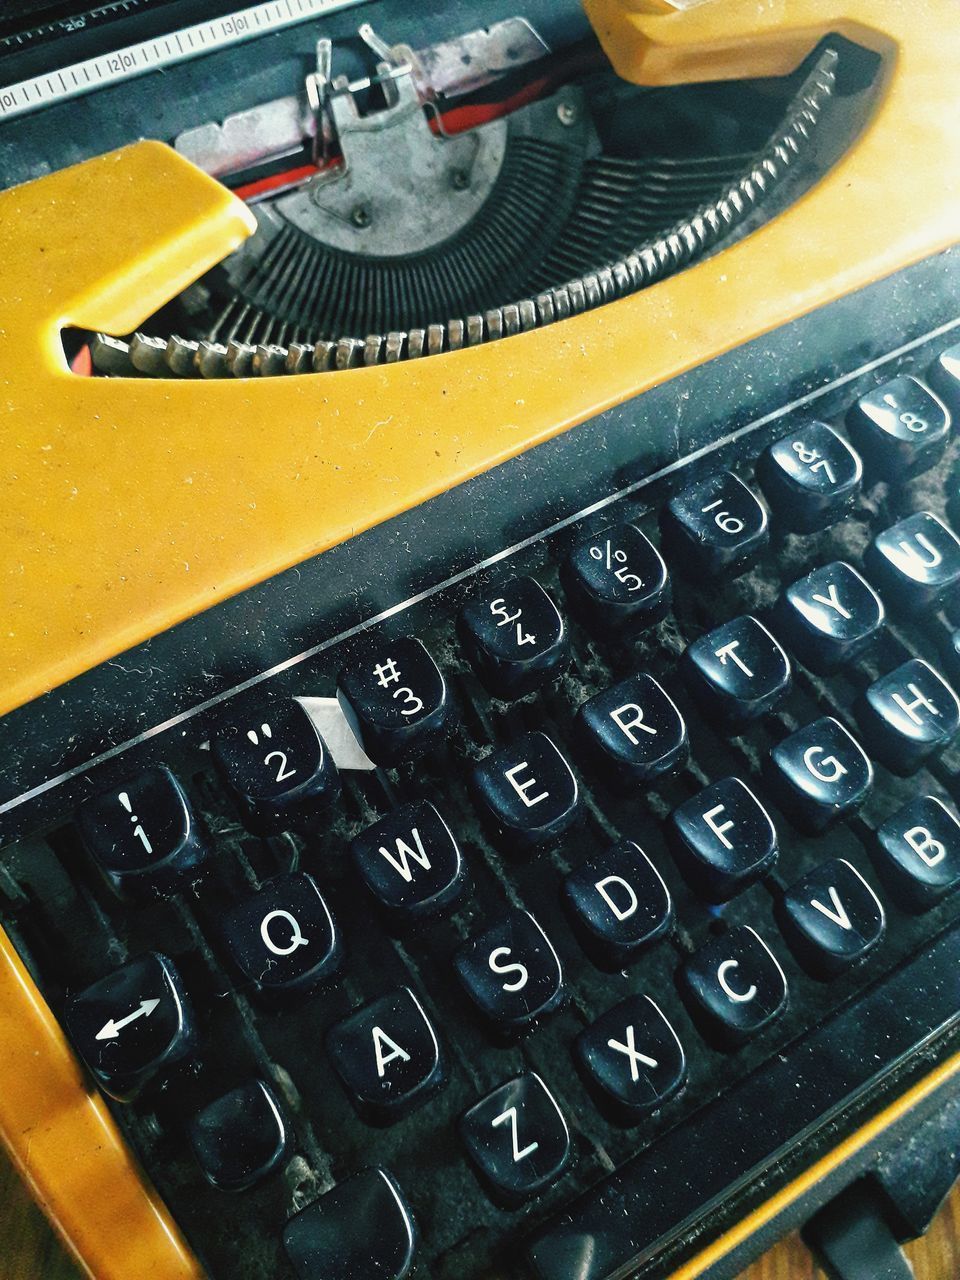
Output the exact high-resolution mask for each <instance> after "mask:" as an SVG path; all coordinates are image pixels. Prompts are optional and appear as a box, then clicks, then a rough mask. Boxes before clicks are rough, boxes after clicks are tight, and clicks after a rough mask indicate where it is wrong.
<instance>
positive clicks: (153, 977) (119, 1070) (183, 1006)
mask: <svg viewBox="0 0 960 1280" xmlns="http://www.w3.org/2000/svg"><path fill="white" fill-rule="evenodd" d="M66 1025H67V1030H68V1032H69V1033H70V1036H71V1038H72V1039H73V1042H74V1044H75V1045H76V1048H77V1050H78V1052H79V1053H80V1056H81V1057H82V1058H83V1060H84V1062H85V1063H86V1064H87V1066H88V1067H89V1068H90V1070H91V1072H92V1073H93V1075H94V1076H95V1078H96V1080H97V1082H98V1083H99V1084H100V1085H101V1087H102V1088H103V1090H104V1092H106V1093H108V1094H110V1096H111V1097H113V1098H117V1099H118V1100H120V1101H124V1100H125V1099H128V1098H130V1097H132V1096H133V1095H134V1094H135V1093H136V1092H137V1091H138V1090H139V1089H140V1088H141V1086H142V1085H143V1084H145V1083H146V1081H147V1080H148V1079H149V1078H150V1077H151V1076H153V1075H155V1074H156V1073H157V1072H158V1071H160V1070H162V1069H164V1068H166V1067H169V1066H171V1065H172V1064H173V1063H174V1062H178V1061H179V1060H180V1059H181V1058H185V1057H187V1056H188V1055H189V1054H190V1053H192V1052H193V1050H194V1048H195V1044H196V1033H195V1028H194V1024H193V1016H192V1013H191V1010H190V1004H189V1001H188V999H187V995H186V992H185V990H184V988H183V983H182V981H181V979H180V975H179V973H178V972H177V970H176V968H175V967H174V965H173V963H172V961H170V960H168V959H167V957H166V956H162V955H160V954H158V953H157V952H155V951H151V952H148V953H147V954H146V955H142V956H138V957H137V958H136V959H135V960H131V961H130V962H129V963H128V964H125V965H124V966H123V968H121V969H116V970H115V971H114V972H113V973H110V974H107V976H106V977H105V978H101V979H100V980H99V982H95V983H94V984H93V986H91V987H87V989H86V990H85V991H81V992H80V994H79V995H75V996H73V997H72V998H71V999H70V1000H69V1002H68V1004H67V1010H66Z"/></svg>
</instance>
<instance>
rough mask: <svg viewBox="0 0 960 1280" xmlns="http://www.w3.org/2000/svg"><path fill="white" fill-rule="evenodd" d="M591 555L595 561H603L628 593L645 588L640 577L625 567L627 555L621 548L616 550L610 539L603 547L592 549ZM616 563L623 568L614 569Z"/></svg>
mask: <svg viewBox="0 0 960 1280" xmlns="http://www.w3.org/2000/svg"><path fill="white" fill-rule="evenodd" d="M590 555H591V556H592V557H593V559H594V560H601V561H603V562H604V563H605V564H606V567H607V568H608V569H609V570H610V571H611V572H612V574H613V576H614V577H615V578H616V579H617V581H618V582H620V583H622V584H623V585H624V586H625V587H626V588H627V590H628V591H639V590H640V588H641V587H642V586H643V582H642V581H641V579H640V578H639V576H638V575H637V574H635V573H631V572H630V570H629V569H627V568H626V567H625V566H626V563H627V553H626V552H625V551H624V550H623V549H622V548H621V547H618V548H617V549H616V550H614V548H613V543H612V542H611V541H610V539H609V538H608V539H607V540H606V542H605V543H604V545H603V546H602V547H591V548H590ZM615 562H616V563H617V564H618V565H620V566H621V567H620V568H619V569H614V567H613V566H614V563H615Z"/></svg>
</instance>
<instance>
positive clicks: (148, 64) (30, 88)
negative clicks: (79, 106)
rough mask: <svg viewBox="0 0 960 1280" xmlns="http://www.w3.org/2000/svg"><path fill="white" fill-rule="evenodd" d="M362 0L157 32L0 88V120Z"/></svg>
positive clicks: (277, 9)
mask: <svg viewBox="0 0 960 1280" xmlns="http://www.w3.org/2000/svg"><path fill="white" fill-rule="evenodd" d="M364 3H366V0H270V2H269V3H267V4H258V5H254V6H253V7H252V8H249V9H241V10H239V11H238V12H236V13H228V14H224V15H223V16H222V17H219V18H212V19H210V20H209V21H207V22H198V23H196V24H195V25H194V26H190V27H184V28H183V29H182V30H180V31H174V32H171V33H170V34H169V35H163V36H155V37H153V38H152V39H150V40H144V41H142V42H140V43H139V44H132V45H128V46H127V47H125V48H123V49H116V50H114V51H113V52H111V53H103V54H99V55H98V56H97V57H94V58H87V59H86V60H85V61H83V62H76V63H73V64H72V65H70V66H66V67H62V68H61V69H60V70H57V71H50V72H47V73H44V74H43V75H39V76H33V77H31V78H30V79H27V80H20V81H18V82H17V83H16V84H10V85H5V86H3V87H0V120H9V119H11V118H13V117H14V116H20V115H26V114H27V113H28V112H30V111H36V110H37V109H38V108H40V107H44V106H48V105H49V104H51V103H53V102H60V101H63V100H64V99H65V98H74V97H77V96H78V95H79V94H82V93H91V92H92V91H93V90H95V89H102V88H105V87H106V86H107V85H111V84H116V83H118V82H119V81H121V80H129V79H131V78H132V77H133V76H138V75H143V74H144V72H147V71H155V70H158V69H159V68H161V67H168V66H171V65H172V64H173V63H176V62H183V61H185V60H186V59H187V58H196V57H200V56H201V55H202V54H207V53H212V52H214V51H215V50H216V49H224V48H226V47H228V46H229V45H234V44H239V43H241V42H242V41H244V40H250V39H252V38H254V37H255V36H262V35H268V34H269V33H270V32H272V31H279V30H280V29H281V28H283V27H289V26H293V25H294V24H295V23H298V22H306V21H308V20H309V19H311V18H319V17H323V16H324V15H326V14H329V13H333V12H335V11H336V10H338V9H348V8H351V7H353V6H355V5H358V4H364Z"/></svg>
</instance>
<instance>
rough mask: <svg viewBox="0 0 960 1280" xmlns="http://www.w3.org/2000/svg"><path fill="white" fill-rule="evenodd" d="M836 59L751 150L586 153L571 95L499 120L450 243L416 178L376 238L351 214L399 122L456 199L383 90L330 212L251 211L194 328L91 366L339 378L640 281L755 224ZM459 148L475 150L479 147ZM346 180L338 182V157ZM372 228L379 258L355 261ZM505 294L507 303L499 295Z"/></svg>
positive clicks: (320, 188)
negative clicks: (212, 300) (382, 120)
mask: <svg viewBox="0 0 960 1280" xmlns="http://www.w3.org/2000/svg"><path fill="white" fill-rule="evenodd" d="M837 58H838V55H837V53H836V52H835V51H834V50H833V49H831V48H827V49H825V50H824V51H822V52H821V53H820V55H819V56H818V57H817V58H816V60H815V62H814V64H813V66H812V69H811V70H810V72H809V73H808V75H807V76H806V78H805V79H804V81H803V83H802V85H801V86H800V88H799V90H798V92H797V93H796V94H795V96H794V97H793V99H792V100H791V102H790V103H789V105H788V107H787V109H786V111H785V113H784V116H783V120H782V123H781V124H780V126H779V127H778V128H777V129H776V130H775V132H774V133H773V135H772V137H770V139H769V140H768V142H767V144H766V146H764V147H763V148H762V149H761V150H760V151H759V152H757V153H756V154H751V155H743V154H738V155H726V156H721V157H707V158H704V157H695V158H674V157H671V158H656V157H641V158H629V157H622V156H613V155H607V154H603V153H598V152H597V150H596V135H595V134H594V132H593V129H592V126H591V125H590V123H589V118H588V117H589V112H588V104H587V101H586V99H585V97H584V96H583V95H582V94H581V93H580V91H579V90H574V89H572V88H570V87H567V88H565V89H563V90H561V91H560V92H559V93H558V94H556V95H554V96H553V97H552V98H547V99H543V100H541V101H538V102H535V103H533V104H531V105H530V106H528V107H526V108H522V109H521V110H520V111H517V112H515V113H513V115H512V116H510V117H509V118H508V119H507V120H505V121H504V120H500V121H496V122H494V123H496V124H497V126H498V129H497V131H496V132H494V131H491V133H490V134H489V135H488V137H487V138H484V137H483V135H482V132H481V131H480V130H477V131H471V132H476V133H478V134H479V135H480V137H481V141H480V143H479V148H487V160H486V162H485V164H484V166H482V168H481V174H480V177H479V178H478V181H480V182H482V183H483V184H486V183H487V182H488V181H490V179H491V175H493V169H494V168H495V167H497V165H499V168H498V171H497V173H496V175H495V176H493V177H492V181H490V188H489V194H488V195H487V196H486V198H485V199H484V200H482V201H478V202H477V205H476V207H475V211H474V212H473V214H472V216H469V217H467V218H466V220H465V221H464V222H463V224H462V225H461V226H460V228H459V230H458V231H454V232H453V233H452V234H447V235H446V237H445V238H435V237H434V234H433V231H432V230H429V229H425V228H424V226H423V224H424V223H425V222H430V221H432V220H434V219H439V220H441V221H442V220H443V219H444V218H445V219H446V221H445V222H444V223H443V225H444V226H446V227H447V228H450V227H451V226H453V225H455V220H451V219H452V218H453V215H451V214H449V213H447V212H445V213H444V214H443V215H441V214H439V213H438V212H437V210H436V209H435V208H432V207H431V202H430V201H429V200H423V199H421V200H420V201H418V200H417V198H416V194H415V190H414V186H413V185H411V187H410V189H409V192H408V195H409V198H408V199H405V198H403V196H400V197H398V200H397V203H396V206H395V208H394V209H392V210H391V208H390V207H389V204H388V203H387V202H385V203H384V205H383V209H384V214H383V216H384V220H385V225H384V226H383V227H382V228H381V229H380V230H379V231H378V230H376V229H375V223H374V209H373V208H371V209H370V210H369V213H370V218H369V221H368V220H367V218H366V217H354V218H350V213H352V212H355V211H356V208H357V205H358V203H361V201H359V200H358V192H359V191H360V190H361V186H360V185H354V183H357V184H361V185H362V182H363V181H364V180H365V181H367V182H369V181H371V180H372V179H373V178H375V177H376V174H377V154H376V143H375V142H372V141H371V140H373V139H378V140H382V139H383V138H389V137H390V136H391V134H392V127H393V126H392V124H391V123H390V121H391V119H393V118H394V117H393V116H392V113H394V112H395V113H396V117H395V118H396V119H400V118H402V119H403V120H404V121H405V122H406V123H405V124H404V126H403V128H404V131H405V133H409V135H410V136H411V137H412V136H413V134H414V132H417V133H418V134H419V135H420V138H419V140H418V141H417V142H411V141H410V140H409V138H407V140H406V143H405V146H406V150H405V152H404V154H405V155H406V156H407V157H408V158H409V157H411V155H415V157H416V159H415V160H411V161H410V162H411V163H416V164H417V165H419V166H420V169H419V173H420V176H421V178H424V175H425V174H426V175H427V176H428V178H429V181H430V182H432V183H433V184H434V190H435V191H436V190H437V189H438V186H437V184H440V183H445V184H446V186H445V190H446V191H449V193H450V201H449V203H451V204H454V203H455V198H456V197H457V196H459V195H461V194H463V192H462V191H458V190H457V189H456V183H455V182H454V181H453V180H452V179H451V178H450V174H451V172H456V171H457V170H458V168H459V163H460V161H459V159H458V161H457V162H456V163H455V164H454V165H453V166H452V168H451V167H447V168H444V165H448V164H449V162H448V161H446V160H444V159H443V157H444V155H445V154H446V153H445V152H444V151H443V147H444V146H445V140H443V139H440V140H438V139H436V138H435V137H434V136H433V135H432V133H431V131H430V130H429V129H428V128H426V127H425V126H426V120H425V117H424V114H423V112H422V110H420V109H419V107H418V109H417V110H416V113H415V114H414V112H413V108H412V102H413V97H414V95H413V93H409V94H408V93H405V92H403V91H398V92H396V93H395V94H394V95H393V97H392V99H391V101H392V103H393V104H394V105H393V106H392V107H391V106H388V108H387V110H388V112H389V113H391V115H390V116H389V117H388V121H387V122H386V127H384V128H380V129H379V130H376V129H373V128H367V127H364V126H361V128H360V129H359V130H357V129H355V128H354V127H353V126H355V125H356V122H357V120H359V119H361V118H360V117H357V118H356V119H354V117H353V116H352V115H349V114H348V113H347V111H346V109H345V110H344V112H343V115H342V116H341V123H342V124H344V125H345V126H346V132H345V139H344V140H345V143H346V144H347V146H346V147H345V155H347V154H348V153H349V147H350V143H351V141H356V140H357V139H362V141H361V146H360V154H361V156H362V159H361V160H360V162H359V165H358V168H357V169H356V170H354V183H351V184H350V185H349V186H344V187H342V188H341V192H340V194H339V195H338V196H337V197H336V201H335V202H331V200H330V193H331V192H332V191H333V190H334V188H335V184H331V185H329V186H327V185H326V184H325V183H324V182H319V183H317V185H316V187H315V188H313V187H310V186H309V184H308V187H306V188H304V189H302V190H300V191H298V192H297V193H295V196H293V197H291V196H287V197H281V200H280V201H278V202H277V203H276V206H275V207H274V208H273V209H272V211H271V212H270V213H269V214H268V215H266V216H261V217H260V228H259V230H258V232H257V233H256V235H255V236H254V237H253V238H252V240H251V241H250V242H248V244H247V246H244V247H242V248H241V249H240V250H239V251H238V252H237V254H235V255H233V257H232V258H230V259H228V260H227V262H226V263H225V264H223V266H222V267H221V268H218V269H217V272H215V273H213V277H211V279H213V278H214V277H216V278H217V279H218V280H219V281H220V286H219V287H221V288H223V280H224V278H226V280H227V281H228V285H227V290H226V291H227V293H228V295H229V296H228V299H227V301H226V303H225V305H224V306H223V307H222V309H221V310H220V312H219V314H218V316H217V319H216V323H215V324H214V325H213V326H212V327H211V328H210V329H209V330H208V331H207V332H206V333H193V334H190V335H189V336H179V335H175V336H171V337H168V338H158V337H155V336H152V335H148V334H136V335H134V337H133V338H132V339H131V341H130V342H129V343H126V342H122V341H120V340H118V339H116V338H109V337H106V336H105V335H96V337H95V338H94V339H93V342H92V355H93V362H94V366H95V368H96V369H97V370H98V371H100V372H102V373H106V374H113V375H123V376H129V375H131V374H147V375H149V376H155V377H157V376H159V377H168V376H187V377H191V376H193V377H207V378H210V377H213V378H222V377H248V376H275V375H282V374H296V373H305V372H317V373H326V372H335V371H337V370H343V369H350V368H356V367H360V366H365V365H366V366H369V365H377V364H384V363H388V364H389V363H394V362H396V361H399V360H408V359H418V358H423V357H426V356H432V355H440V354H442V353H444V352H447V351H455V350H459V349H461V348H463V347H468V346H476V345H478V344H481V343H486V342H491V341H496V340H500V339H502V338H505V337H510V336H513V335H515V334H519V333H522V332H525V331H527V330H529V329H533V328H539V327H542V326H544V325H548V324H552V323H554V322H555V321H557V320H562V319H564V318H565V317H567V316H569V315H572V314H575V313H577V312H581V311H586V310H590V309H593V308H595V307H599V306H602V305H604V304H605V303H607V302H610V301H613V300H614V299H617V298H621V297H624V296H626V295H628V294H630V293H633V292H635V291H637V290H639V289H643V288H646V287H647V286H649V285H651V284H653V283H655V282H657V281H659V280H662V279H664V278H665V277H667V276H669V275H671V274H673V273H675V272H677V271H679V270H682V269H683V268H685V267H687V266H689V265H690V264H691V263H693V262H695V261H696V260H697V259H698V258H700V257H702V256H704V255H705V254H706V253H708V252H711V251H713V250H715V249H717V248H719V247H721V246H722V245H723V244H724V243H727V242H728V241H729V240H731V239H732V238H734V237H735V236H736V235H738V234H744V233H745V232H746V231H747V230H749V229H750V227H751V226H753V225H755V224H756V221H757V220H758V218H762V216H763V208H764V205H766V204H767V203H768V202H770V200H771V197H772V196H773V195H774V193H775V192H776V191H777V190H778V188H779V187H780V186H781V185H782V184H783V181H784V179H785V177H786V176H787V174H789V173H790V172H791V171H792V170H793V169H794V168H795V167H796V165H797V162H798V161H799V160H801V159H802V158H803V157H805V156H807V155H808V154H809V153H811V152H812V150H813V148H814V146H815V143H816V141H817V135H818V131H819V128H820V126H821V123H822V121H823V119H824V116H825V114H826V108H827V107H828V105H829V104H830V102H831V99H832V97H833V92H834V87H835V81H836V65H837ZM401 83H403V77H402V76H401V77H396V78H395V79H394V88H395V89H397V86H399V84H401ZM351 110H354V109H353V108H351ZM458 136H459V137H464V138H469V137H470V136H471V134H470V133H468V134H465V135H458ZM465 145H469V146H470V147H473V148H477V150H476V151H475V154H476V155H477V156H479V154H480V151H479V148H478V144H477V143H476V142H470V143H468V144H465ZM501 145H502V152H501ZM367 146H370V147H371V150H370V151H369V152H366V153H365V152H364V148H365V147H367ZM430 147H436V148H438V150H437V151H436V152H434V153H431V152H430V151H429V148H430ZM417 148H420V150H417ZM434 156H436V157H437V158H436V159H435V158H434ZM345 170H346V173H347V174H350V172H351V169H350V162H349V160H348V163H347V165H346V167H345ZM381 171H382V170H381ZM424 180H426V178H424ZM468 181H469V180H468ZM314 190H315V191H316V192H318V193H320V194H319V195H318V196H317V197H316V198H314V197H313V195H312V191H314ZM285 200H295V203H294V204H293V205H292V206H287V207H288V208H292V209H293V210H294V211H295V214H296V216H297V217H298V218H299V219H300V224H299V225H297V224H296V223H295V222H293V221H291V220H288V219H287V218H286V217H285V216H284V214H283V208H284V201H285ZM351 201H352V202H353V203H351ZM436 203H437V202H436V201H434V202H433V204H436ZM376 207H377V208H378V209H379V207H380V206H379V205H378V206H376ZM677 207H680V208H687V209H690V210H691V212H689V213H685V214H683V215H682V216H680V217H679V218H678V217H676V214H675V212H672V211H674V210H676V208H677ZM258 216H259V211H258ZM345 217H347V218H349V221H350V226H351V231H350V235H352V236H353V237H354V240H353V243H354V244H355V245H357V246H358V247H357V248H355V249H354V250H353V251H352V252H348V251H347V250H345V249H343V248H341V247H340V244H338V243H333V244H331V243H323V242H322V241H321V239H320V238H319V235H318V231H320V229H321V228H322V230H323V233H324V234H327V235H329V236H330V238H331V239H332V240H336V239H338V238H339V239H340V242H341V243H344V242H347V243H349V238H348V237H346V236H345V234H344V233H343V232H342V228H344V227H346V225H347V223H346V222H345V221H344V218H345ZM391 219H393V221H392V222H391ZM361 224H362V225H361ZM387 224H389V225H387ZM401 224H405V226H406V231H405V234H406V235H408V236H409V237H410V238H411V240H412V242H413V243H419V246H420V248H419V251H418V252H413V253H406V254H405V253H403V252H401V251H400V245H401V242H402V237H401V235H400V230H399V229H400V226H401ZM333 226H335V228H336V229H335V231H331V230H330V228H331V227H333ZM308 227H309V228H310V230H308V229H307V228H308ZM664 227H666V229H663V228H664ZM367 233H372V235H371V240H370V243H372V244H374V246H375V248H379V250H380V252H372V253H366V252H361V251H360V249H359V245H360V244H361V243H362V238H363V237H364V236H365V235H367ZM417 237H419V240H417ZM407 243H410V241H407ZM391 249H393V250H394V252H390V250H391ZM199 287H200V289H201V290H202V289H205V288H213V287H214V285H213V284H210V285H207V284H205V283H204V284H201V285H200V286H199ZM504 296H506V297H507V298H511V297H512V298H513V299H514V300H513V301H508V302H500V299H501V298H503V297H504ZM458 304H460V305H458Z"/></svg>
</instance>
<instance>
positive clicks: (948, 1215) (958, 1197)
mask: <svg viewBox="0 0 960 1280" xmlns="http://www.w3.org/2000/svg"><path fill="white" fill-rule="evenodd" d="M907 1252H908V1253H909V1255H910V1258H911V1261H912V1262H913V1265H914V1267H915V1269H916V1275H917V1280H956V1278H957V1277H958V1276H960V1187H958V1188H957V1190H955V1191H954V1193H953V1195H952V1196H951V1198H950V1200H949V1201H948V1202H947V1204H946V1206H945V1207H944V1209H943V1210H942V1211H941V1213H940V1216H939V1217H938V1219H937V1221H936V1222H935V1223H934V1225H933V1228H932V1229H931V1231H930V1234H929V1235H928V1236H926V1237H925V1238H924V1239H923V1240H919V1241H917V1242H916V1243H915V1244H912V1245H908V1246H907ZM0 1280H80V1273H79V1271H78V1269H77V1268H76V1267H75V1266H74V1265H73V1264H72V1263H71V1262H69V1261H68V1259H67V1258H66V1257H65V1255H64V1254H63V1252H62V1251H61V1249H60V1246H59V1245H58V1243H57V1241H56V1239H55V1238H54V1235H53V1232H52V1231H51V1230H50V1227H49V1226H48V1225H47V1221H46V1219H45V1218H44V1216H43V1214H42V1213H41V1212H40V1210H39V1209H38V1208H37V1207H36V1205H35V1204H34V1203H33V1202H32V1201H31V1200H30V1198H29V1196H28V1195H27V1192H26V1190H25V1188H24V1187H23V1185H22V1184H21V1183H20V1181H19V1180H18V1178H17V1175H16V1173H15V1172H14V1171H13V1169H12V1168H11V1166H10V1165H9V1163H8V1162H7V1160H6V1158H5V1157H4V1156H3V1155H2V1153H0ZM130 1280H140V1277H136V1276H131V1277H130ZM265 1280H266V1278H265ZM742 1280H824V1277H823V1273H822V1272H821V1271H819V1270H818V1269H817V1268H816V1267H814V1265H813V1263H812V1261H811V1259H810V1255H809V1254H808V1253H807V1251H806V1249H805V1248H804V1247H803V1245H802V1244H801V1243H800V1240H799V1238H797V1237H796V1236H791V1237H789V1238H788V1239H787V1240H784V1241H783V1243H782V1244H780V1245H778V1246H777V1248H776V1249H773V1250H772V1251H771V1252H770V1253H768V1254H767V1255H766V1257H764V1258H762V1259H761V1260H760V1261H759V1262H758V1263H756V1264H755V1265H754V1266H753V1267H751V1268H750V1270H749V1271H748V1272H746V1273H745V1274H744V1276H743V1277H742Z"/></svg>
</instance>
